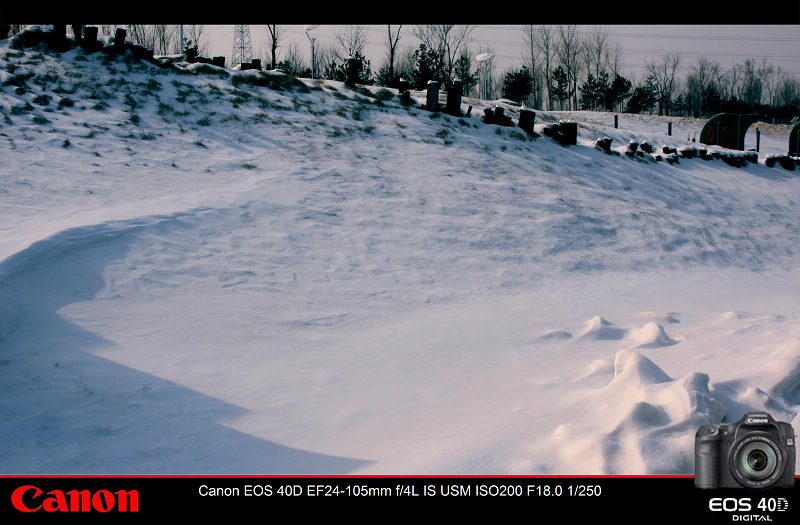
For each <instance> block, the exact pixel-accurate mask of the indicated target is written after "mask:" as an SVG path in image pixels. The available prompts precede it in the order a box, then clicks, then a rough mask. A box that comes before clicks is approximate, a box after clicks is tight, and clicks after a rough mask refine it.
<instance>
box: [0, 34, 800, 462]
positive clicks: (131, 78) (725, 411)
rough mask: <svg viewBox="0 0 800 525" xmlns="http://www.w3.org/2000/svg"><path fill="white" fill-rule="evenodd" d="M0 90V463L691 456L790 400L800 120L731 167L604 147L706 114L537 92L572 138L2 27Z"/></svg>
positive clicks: (796, 343)
mask: <svg viewBox="0 0 800 525" xmlns="http://www.w3.org/2000/svg"><path fill="white" fill-rule="evenodd" d="M0 84H1V86H0V298H2V300H0V381H2V390H1V392H2V394H1V395H0V438H1V439H0V472H2V473H23V474H39V473H57V474H63V473H112V474H137V473H147V474H167V473H182V474H183V473H209V474H225V473H253V474H269V473H298V474H300V473H320V474H378V473H379V474H596V473H608V474H661V473H687V474H690V473H693V468H694V467H693V453H694V433H695V431H696V430H697V429H698V428H699V427H700V426H701V425H703V424H705V423H709V422H720V421H737V420H738V419H739V418H740V417H741V415H742V414H744V413H745V412H746V411H748V410H754V409H758V410H768V411H769V412H770V413H771V414H772V415H773V416H774V417H775V418H776V419H778V420H782V421H789V422H793V424H794V425H795V428H798V426H799V425H800V419H798V418H797V413H798V405H800V273H799V272H800V266H799V265H798V260H797V255H798V247H800V213H798V205H800V177H798V176H797V173H798V172H796V171H795V172H790V171H786V170H784V169H782V168H780V167H775V168H768V167H766V166H765V165H764V163H763V158H764V155H766V154H770V153H785V152H786V148H787V145H788V135H789V130H790V127H789V126H768V125H760V124H756V125H755V126H759V127H760V128H761V131H762V133H761V143H760V152H761V160H760V161H759V163H758V164H752V163H748V164H747V165H746V166H745V167H742V168H734V167H731V166H729V165H727V164H726V163H724V162H723V161H721V160H712V161H704V160H700V159H696V158H695V159H683V158H682V159H680V160H679V162H678V163H676V164H669V163H667V162H654V161H652V160H648V159H644V158H638V157H634V158H631V157H628V156H626V155H624V154H622V155H608V154H606V153H603V152H602V151H600V150H599V149H597V148H595V147H594V141H595V139H596V138H598V137H600V136H608V137H611V138H613V139H614V141H613V143H612V148H614V149H615V150H616V151H617V152H624V150H625V146H626V144H627V143H628V141H630V140H631V139H634V140H637V141H642V140H647V141H649V142H650V143H651V144H654V145H656V146H658V147H660V146H661V145H662V144H663V145H669V146H672V147H682V146H687V145H691V143H687V141H686V135H687V133H690V132H692V131H694V132H695V133H696V134H697V135H699V133H700V129H701V128H702V124H703V122H702V121H699V120H696V119H678V118H671V119H667V118H666V117H647V116H641V115H625V114H623V115H620V127H619V129H614V127H613V114H609V113H541V112H540V113H538V114H537V126H536V129H537V130H539V131H541V126H542V124H543V123H547V122H556V121H558V120H559V119H561V118H567V119H572V120H573V121H577V122H579V134H578V142H579V144H578V145H577V146H567V147H564V146H561V145H559V144H557V143H556V142H554V141H553V140H552V139H550V138H548V137H544V136H541V137H539V138H535V139H534V138H532V137H529V136H528V135H526V134H525V133H524V132H522V131H521V130H520V129H519V128H514V127H499V126H493V125H486V124H483V123H482V121H481V119H480V118H479V116H480V115H482V113H483V111H482V110H483V107H484V106H489V107H491V106H494V104H495V102H491V103H488V102H483V101H478V100H472V99H464V100H463V105H462V108H463V110H464V113H465V114H466V112H467V109H468V107H469V106H470V105H472V106H474V107H473V109H472V111H471V114H470V116H469V117H467V116H466V115H465V116H463V117H461V118H459V117H451V116H447V115H444V114H442V113H431V112H428V111H426V110H424V109H423V108H422V107H421V106H420V103H422V102H424V93H414V95H415V97H416V100H415V103H414V104H412V105H411V106H404V105H403V104H401V102H400V100H399V99H398V97H397V93H396V92H395V91H391V90H383V89H380V88H369V89H367V88H362V87H357V88H354V89H351V88H348V87H346V86H344V85H343V84H340V83H336V82H330V81H310V80H304V81H291V79H289V78H288V77H284V76H281V75H275V74H271V73H261V72H255V71H246V72H234V71H227V72H226V71H224V70H220V69H216V68H214V67H211V66H197V65H194V66H189V65H186V64H178V65H176V66H174V67H169V68H159V67H157V66H155V65H152V64H149V63H142V62H139V61H138V60H136V59H134V58H132V57H131V56H130V55H128V56H125V57H113V56H111V55H106V54H103V53H86V52H83V51H81V50H72V51H68V52H66V53H63V54H58V53H54V52H51V51H49V50H47V49H45V48H33V49H24V50H22V51H20V50H16V49H13V48H11V47H10V46H9V42H8V41H4V42H2V43H0ZM501 103H502V102H501ZM505 107H506V111H507V113H509V114H512V115H513V116H514V121H515V122H516V115H517V114H518V108H515V107H513V106H512V105H508V104H506V105H505ZM667 121H672V122H673V133H672V136H667V134H666V131H667V124H666V122H667ZM755 126H753V127H755ZM754 131H755V130H754V129H753V130H751V132H750V133H749V134H748V140H749V141H751V142H749V143H748V146H750V147H753V146H751V144H753V142H752V140H754V139H753V138H752V137H751V135H754V134H755V133H754ZM694 145H696V144H694Z"/></svg>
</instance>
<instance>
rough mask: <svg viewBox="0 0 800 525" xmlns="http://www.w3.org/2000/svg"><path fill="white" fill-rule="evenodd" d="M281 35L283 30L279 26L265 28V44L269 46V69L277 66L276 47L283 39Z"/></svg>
mask: <svg viewBox="0 0 800 525" xmlns="http://www.w3.org/2000/svg"><path fill="white" fill-rule="evenodd" d="M283 33H284V31H283V28H281V27H279V26H276V25H268V26H267V36H268V37H269V39H268V40H267V43H268V44H269V50H270V69H275V67H276V66H277V65H278V45H279V44H280V42H281V39H282V38H283Z"/></svg>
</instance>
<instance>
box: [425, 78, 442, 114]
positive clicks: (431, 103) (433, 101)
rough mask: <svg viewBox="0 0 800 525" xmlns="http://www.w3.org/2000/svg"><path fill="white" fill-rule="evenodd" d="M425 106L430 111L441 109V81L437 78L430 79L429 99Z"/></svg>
mask: <svg viewBox="0 0 800 525" xmlns="http://www.w3.org/2000/svg"><path fill="white" fill-rule="evenodd" d="M425 107H426V108H428V111H439V83H438V82H436V81H435V80H429V81H428V99H427V101H426V106H425Z"/></svg>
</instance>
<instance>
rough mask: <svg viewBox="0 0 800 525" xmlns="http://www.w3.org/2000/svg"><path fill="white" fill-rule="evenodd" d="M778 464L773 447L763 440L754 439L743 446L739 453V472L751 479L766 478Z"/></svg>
mask: <svg viewBox="0 0 800 525" xmlns="http://www.w3.org/2000/svg"><path fill="white" fill-rule="evenodd" d="M777 466H778V457H777V455H776V454H775V450H773V448H772V447H771V446H770V445H769V444H767V443H765V442H763V441H754V442H751V443H748V444H747V445H745V446H744V448H743V449H742V451H741V452H740V453H739V472H741V473H742V475H743V476H745V477H746V478H749V479H753V480H760V479H765V478H768V477H769V476H770V475H772V473H773V472H775V468H776V467H777Z"/></svg>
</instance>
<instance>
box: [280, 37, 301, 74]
mask: <svg viewBox="0 0 800 525" xmlns="http://www.w3.org/2000/svg"><path fill="white" fill-rule="evenodd" d="M280 64H281V67H283V68H284V69H285V70H286V72H287V73H289V74H290V75H301V74H302V73H303V72H304V71H305V70H306V69H308V67H307V66H306V62H305V58H303V52H302V51H301V50H300V45H299V44H298V43H297V42H292V43H291V44H289V47H288V48H287V50H286V56H285V57H284V59H283V60H282V61H281V62H280Z"/></svg>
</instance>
